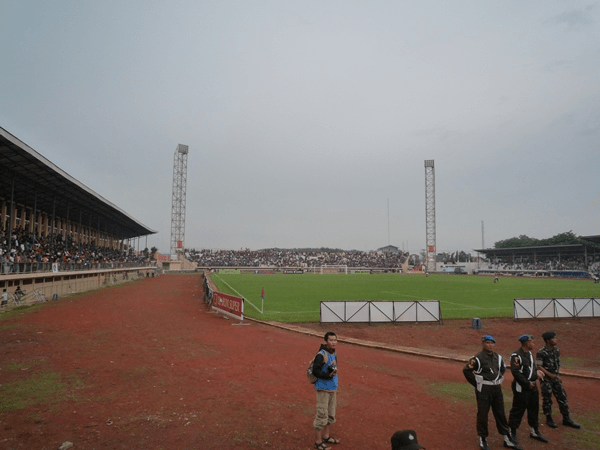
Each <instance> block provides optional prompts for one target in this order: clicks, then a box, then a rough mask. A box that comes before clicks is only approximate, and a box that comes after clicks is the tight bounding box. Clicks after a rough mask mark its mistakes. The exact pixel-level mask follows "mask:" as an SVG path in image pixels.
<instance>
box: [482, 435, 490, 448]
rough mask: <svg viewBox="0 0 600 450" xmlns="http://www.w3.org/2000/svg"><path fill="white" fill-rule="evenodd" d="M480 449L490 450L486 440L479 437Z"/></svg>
mask: <svg viewBox="0 0 600 450" xmlns="http://www.w3.org/2000/svg"><path fill="white" fill-rule="evenodd" d="M479 448H480V449H481V450H490V447H489V446H488V443H487V439H486V438H484V437H481V436H479Z"/></svg>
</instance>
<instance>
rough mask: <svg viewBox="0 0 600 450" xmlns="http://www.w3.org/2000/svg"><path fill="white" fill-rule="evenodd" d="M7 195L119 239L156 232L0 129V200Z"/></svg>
mask: <svg viewBox="0 0 600 450" xmlns="http://www.w3.org/2000/svg"><path fill="white" fill-rule="evenodd" d="M13 183H14V184H13ZM13 185H14V191H13ZM11 192H14V194H13V195H14V197H13V198H14V201H15V203H16V204H20V205H25V206H27V207H31V208H33V207H34V206H35V208H36V210H37V211H41V212H45V213H46V214H48V215H49V216H50V217H51V216H52V213H53V211H54V212H55V215H56V217H61V218H68V219H69V220H70V221H71V222H73V223H79V221H80V219H81V223H82V224H83V225H85V226H88V225H91V227H92V228H94V229H99V230H101V231H106V232H108V233H110V234H112V235H114V236H117V237H119V238H122V239H127V238H133V237H138V236H145V235H148V234H154V233H156V231H154V230H152V229H150V228H148V227H147V226H145V225H143V224H141V223H140V222H138V221H137V220H135V219H134V218H133V217H131V216H130V215H129V214H127V213H126V212H125V211H123V210H122V209H120V208H119V207H117V206H115V205H114V204H112V203H111V202H109V201H108V200H106V199H105V198H103V197H102V196H101V195H99V194H97V193H96V192H94V191H93V190H92V189H90V188H88V187H87V186H85V185H84V184H82V183H81V182H79V181H78V180H76V179H75V178H73V177H72V176H71V175H69V174H68V173H66V172H65V171H64V170H62V169H60V168H59V167H58V166H56V165H54V164H53V163H52V162H50V161H49V160H48V159H46V158H44V157H43V156H42V155H41V154H39V153H38V152H36V151H35V150H34V149H32V148H31V147H29V146H28V145H27V144H25V143H24V142H23V141H21V140H20V139H18V138H17V137H15V136H13V135H12V134H11V133H9V132H8V131H6V130H5V129H4V128H1V127H0V197H3V198H4V199H5V200H6V201H7V202H8V201H10V199H11Z"/></svg>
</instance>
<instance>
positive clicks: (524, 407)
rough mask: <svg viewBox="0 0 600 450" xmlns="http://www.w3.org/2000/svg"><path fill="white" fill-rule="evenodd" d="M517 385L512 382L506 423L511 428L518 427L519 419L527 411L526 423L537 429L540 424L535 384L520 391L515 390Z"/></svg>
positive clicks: (538, 395)
mask: <svg viewBox="0 0 600 450" xmlns="http://www.w3.org/2000/svg"><path fill="white" fill-rule="evenodd" d="M517 386H518V384H517V383H516V382H513V383H512V391H513V404H512V408H511V409H510V414H509V415H508V425H509V426H510V428H511V429H513V430H516V429H517V428H519V425H521V419H523V415H524V414H525V411H527V423H528V424H529V426H530V427H532V428H535V429H536V430H537V429H538V427H539V425H540V422H539V417H538V414H539V413H540V394H539V392H538V389H537V386H536V385H534V387H533V389H527V388H522V389H521V392H517Z"/></svg>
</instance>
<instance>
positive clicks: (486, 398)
mask: <svg viewBox="0 0 600 450" xmlns="http://www.w3.org/2000/svg"><path fill="white" fill-rule="evenodd" d="M475 396H476V397H477V435H478V436H481V437H484V438H486V437H488V434H489V433H488V414H489V412H490V408H491V409H492V413H493V414H494V419H496V428H497V430H498V433H500V434H501V435H503V436H504V435H507V434H508V433H509V428H508V423H507V422H506V413H505V412H504V396H503V395H502V386H500V385H498V386H489V385H486V384H484V385H483V386H481V392H479V391H477V390H475Z"/></svg>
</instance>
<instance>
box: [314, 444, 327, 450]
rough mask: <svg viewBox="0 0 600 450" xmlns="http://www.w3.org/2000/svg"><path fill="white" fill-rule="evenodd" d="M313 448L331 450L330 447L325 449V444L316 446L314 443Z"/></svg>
mask: <svg viewBox="0 0 600 450" xmlns="http://www.w3.org/2000/svg"><path fill="white" fill-rule="evenodd" d="M315 448H316V449H317V450H331V447H327V446H326V445H325V444H323V443H322V442H321V443H320V444H317V443H316V442H315Z"/></svg>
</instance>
